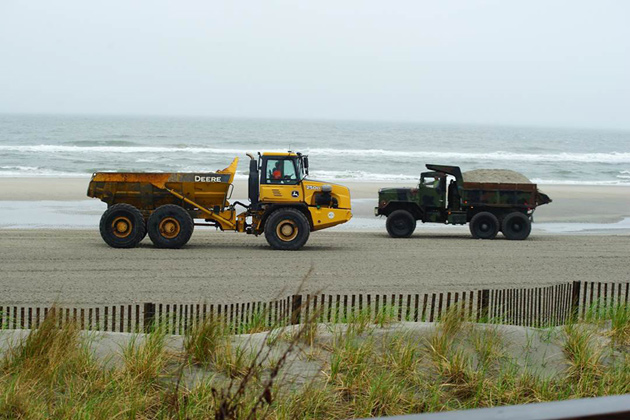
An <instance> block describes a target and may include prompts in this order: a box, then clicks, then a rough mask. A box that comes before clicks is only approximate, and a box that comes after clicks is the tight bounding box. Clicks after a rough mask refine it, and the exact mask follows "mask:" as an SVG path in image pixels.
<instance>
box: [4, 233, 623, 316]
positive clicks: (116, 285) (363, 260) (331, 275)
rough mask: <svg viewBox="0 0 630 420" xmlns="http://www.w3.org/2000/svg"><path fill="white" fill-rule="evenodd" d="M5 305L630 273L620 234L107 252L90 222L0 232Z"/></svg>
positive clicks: (197, 237)
mask: <svg viewBox="0 0 630 420" xmlns="http://www.w3.org/2000/svg"><path fill="white" fill-rule="evenodd" d="M0 249H2V253H1V254H0V270H1V272H2V276H1V277H0V290H1V291H2V293H1V294H2V303H4V304H10V303H20V304H22V303H50V302H53V301H57V302H60V303H78V304H82V303H131V302H143V301H163V302H177V301H179V302H204V301H207V302H234V301H247V300H252V299H256V300H257V299H271V298H274V297H276V296H278V295H284V294H290V293H292V292H293V291H295V290H297V288H298V287H299V285H300V283H301V280H302V279H303V278H304V276H305V274H306V273H307V272H308V271H309V269H310V267H311V266H312V267H313V274H312V276H311V277H310V278H309V279H307V282H306V284H305V290H306V291H308V292H318V291H321V292H327V293H334V292H340V293H341V292H350V293H361V292H365V293H367V292H379V293H386V292H405V293H413V292H416V293H419V292H426V291H439V290H444V291H446V290H450V291H456V290H470V289H479V288H484V287H514V285H518V286H519V287H525V286H529V285H549V284H556V283H563V282H570V281H573V280H578V279H579V280H588V281H593V280H595V281H598V280H603V279H605V280H608V281H627V280H628V279H629V278H630V265H629V264H628V259H629V257H628V255H630V241H628V237H627V236H614V235H608V236H597V235H590V236H567V235H565V236H561V235H543V234H539V235H534V236H532V237H530V239H528V240H527V241H521V242H519V241H506V240H502V239H497V240H493V241H479V240H474V239H471V238H470V237H469V235H466V234H441V233H434V234H430V235H429V234H427V233H422V234H420V233H416V234H415V235H414V236H413V237H412V238H410V239H407V240H401V239H391V238H389V237H388V236H387V235H386V233H384V232H341V231H339V232H335V231H323V232H316V233H313V234H312V235H311V238H310V240H309V243H308V244H307V246H306V247H305V248H303V249H302V250H301V251H298V252H281V251H274V250H272V249H270V248H269V247H268V246H267V243H266V241H265V239H264V238H262V237H258V238H257V237H254V236H249V235H243V234H235V233H222V232H216V233H215V232H211V231H208V230H201V229H199V230H197V231H195V233H194V235H193V237H192V239H191V241H190V242H189V244H188V245H187V246H186V247H185V248H183V249H180V250H161V249H156V248H154V247H153V246H152V245H151V243H150V241H149V240H148V239H145V241H143V242H142V243H141V244H140V247H139V248H136V249H131V250H117V249H112V248H109V247H108V246H107V245H105V243H103V241H102V240H101V238H100V236H99V233H98V231H97V230H96V229H95V230H19V229H16V230H4V231H0Z"/></svg>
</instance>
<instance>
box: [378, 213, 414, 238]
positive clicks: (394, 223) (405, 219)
mask: <svg viewBox="0 0 630 420" xmlns="http://www.w3.org/2000/svg"><path fill="white" fill-rule="evenodd" d="M385 227H386V228H387V233H389V236H391V237H392V238H408V237H410V236H411V235H412V234H413V232H414V231H415V230H416V218H415V217H413V214H411V213H409V212H408V211H407V210H396V211H393V212H391V213H390V215H389V216H387V222H386V223H385Z"/></svg>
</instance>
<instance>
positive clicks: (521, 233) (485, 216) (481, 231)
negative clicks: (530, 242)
mask: <svg viewBox="0 0 630 420" xmlns="http://www.w3.org/2000/svg"><path fill="white" fill-rule="evenodd" d="M499 229H500V230H501V232H503V236H505V238H506V239H510V240H517V241H518V240H523V239H527V237H528V236H529V234H530V232H531V231H532V224H531V221H530V220H529V217H527V216H526V215H525V214H523V213H519V212H512V213H509V214H508V215H507V216H505V217H504V218H503V221H502V222H501V223H499V219H497V217H496V216H495V215H494V214H492V213H490V212H487V211H483V212H481V213H477V214H476V215H474V216H473V218H472V219H471V220H470V233H471V234H472V236H473V238H476V239H494V238H495V237H496V236H497V233H499Z"/></svg>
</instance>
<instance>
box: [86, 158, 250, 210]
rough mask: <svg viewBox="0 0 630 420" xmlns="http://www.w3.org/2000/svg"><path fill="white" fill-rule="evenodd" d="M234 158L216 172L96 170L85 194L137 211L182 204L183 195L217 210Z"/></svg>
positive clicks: (229, 181)
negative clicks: (127, 205) (128, 206)
mask: <svg viewBox="0 0 630 420" xmlns="http://www.w3.org/2000/svg"><path fill="white" fill-rule="evenodd" d="M237 165H238V158H235V159H234V161H232V163H231V164H230V166H228V167H227V168H225V169H222V170H219V171H216V172H177V173H150V172H96V173H95V174H94V175H92V179H91V180H90V185H89V187H88V192H87V195H88V196H89V197H94V198H98V199H100V200H101V201H104V202H106V203H107V204H109V205H112V204H117V203H127V204H131V205H132V206H134V207H136V208H138V209H139V210H141V211H151V210H154V209H156V208H157V207H159V206H161V205H164V204H178V205H182V199H181V198H178V196H183V197H185V198H187V199H189V200H192V201H194V202H195V203H198V204H199V205H201V206H204V207H206V208H215V207H216V206H219V207H220V208H221V209H222V208H223V207H225V206H227V205H228V202H227V199H228V197H229V195H230V192H231V190H230V188H231V186H232V182H233V181H234V175H235V174H236V167H237Z"/></svg>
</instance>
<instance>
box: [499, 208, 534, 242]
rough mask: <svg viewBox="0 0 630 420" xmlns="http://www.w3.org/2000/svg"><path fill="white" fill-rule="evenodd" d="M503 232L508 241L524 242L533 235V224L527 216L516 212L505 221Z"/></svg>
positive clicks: (506, 217)
mask: <svg viewBox="0 0 630 420" xmlns="http://www.w3.org/2000/svg"><path fill="white" fill-rule="evenodd" d="M502 231H503V236H505V237H506V238H507V239H510V240H513V241H522V240H523V239H527V237H528V236H529V234H530V233H531V231H532V224H531V222H530V221H529V218H528V217H527V216H526V215H524V214H523V213H519V212H516V211H515V212H513V213H510V214H508V215H507V216H505V218H504V219H503V226H502Z"/></svg>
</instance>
